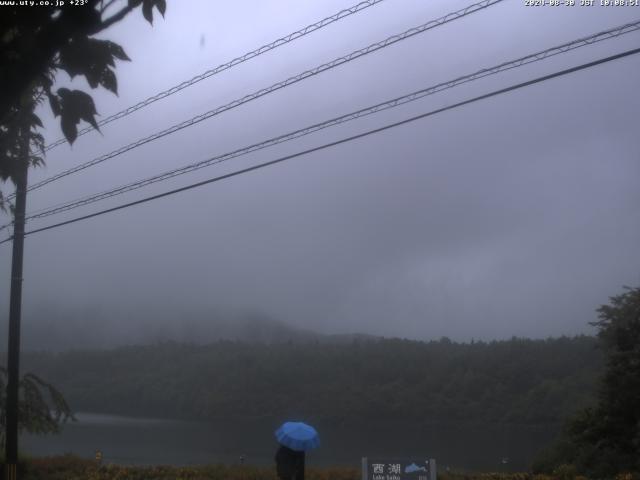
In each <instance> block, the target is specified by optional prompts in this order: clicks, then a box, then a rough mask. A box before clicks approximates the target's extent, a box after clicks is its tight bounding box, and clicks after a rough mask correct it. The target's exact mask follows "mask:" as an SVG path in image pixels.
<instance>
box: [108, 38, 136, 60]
mask: <svg viewBox="0 0 640 480" xmlns="http://www.w3.org/2000/svg"><path fill="white" fill-rule="evenodd" d="M107 44H108V46H109V51H110V52H111V55H113V56H114V57H116V58H117V59H119V60H125V61H127V62H130V61H131V59H130V58H129V56H128V55H127V54H126V53H125V51H124V49H123V48H122V47H121V46H120V45H118V44H117V43H114V42H107Z"/></svg>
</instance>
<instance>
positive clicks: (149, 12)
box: [142, 0, 154, 25]
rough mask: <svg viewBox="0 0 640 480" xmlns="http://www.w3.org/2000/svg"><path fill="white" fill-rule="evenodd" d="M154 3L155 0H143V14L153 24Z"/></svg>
mask: <svg viewBox="0 0 640 480" xmlns="http://www.w3.org/2000/svg"><path fill="white" fill-rule="evenodd" d="M153 5H154V0H143V2H142V15H143V16H144V18H145V19H146V20H147V22H149V23H150V24H151V25H153Z"/></svg>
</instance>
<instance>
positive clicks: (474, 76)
mask: <svg viewBox="0 0 640 480" xmlns="http://www.w3.org/2000/svg"><path fill="white" fill-rule="evenodd" d="M637 30H640V20H637V21H635V22H632V23H627V24H624V25H620V26H617V27H614V28H611V29H608V30H605V31H602V32H599V33H595V34H593V35H589V36H588V37H583V38H580V39H577V40H573V41H571V42H567V43H563V44H561V45H558V46H555V47H551V48H548V49H546V50H542V51H539V52H536V53H532V54H529V55H526V56H524V57H520V58H517V59H515V60H510V61H507V62H503V63H500V64H499V65H496V66H493V67H489V68H483V69H481V70H478V71H476V72H474V73H471V74H468V75H463V76H461V77H457V78H455V79H453V80H449V81H447V82H442V83H439V84H437V85H433V86H430V87H427V88H424V89H421V90H418V91H415V92H412V93H409V94H407V95H403V96H401V97H397V98H394V99H391V100H387V101H385V102H382V103H378V104H376V105H373V106H370V107H367V108H363V109H360V110H357V111H355V112H351V113H348V114H345V115H341V116H339V117H335V118H332V119H330V120H326V121H324V122H321V123H316V124H314V125H310V126H307V127H305V128H301V129H298V130H295V131H293V132H289V133H286V134H284V135H280V136H277V137H273V138H270V139H268V140H264V141H261V142H259V143H254V144H252V145H249V146H247V147H243V148H240V149H237V150H234V151H231V152H227V153H224V154H221V155H217V156H215V157H212V158H209V159H206V160H203V161H200V162H196V163H192V164H189V165H186V166H183V167H180V168H176V169H173V170H169V171H167V172H164V173H161V174H158V175H155V176H152V177H149V178H145V179H142V180H138V181H136V182H132V183H129V184H126V185H122V186H119V187H116V188H113V189H111V190H107V191H104V192H101V193H97V194H92V195H89V196H85V197H83V198H80V199H76V200H72V201H68V202H65V203H62V204H59V205H57V206H54V207H49V208H47V209H43V210H40V211H37V212H33V213H30V214H28V215H27V217H26V220H34V219H39V218H44V217H48V216H51V215H55V214H58V213H62V212H65V211H68V210H72V209H74V208H78V207H82V206H85V205H89V204H91V203H95V202H98V201H100V200H104V199H107V198H111V197H114V196H116V195H121V194H124V193H126V192H130V191H132V190H137V189H139V188H142V187H146V186H148V185H152V184H154V183H157V182H161V181H165V180H168V179H170V178H173V177H177V176H179V175H184V174H186V173H190V172H193V171H196V170H199V169H201V168H205V167H209V166H211V165H215V164H218V163H222V162H225V161H227V160H230V159H232V158H237V157H240V156H243V155H247V154H249V153H253V152H256V151H258V150H262V149H264V148H267V147H271V146H274V145H278V144H280V143H284V142H287V141H291V140H294V139H297V138H300V137H303V136H305V135H309V134H311V133H314V132H317V131H319V130H323V129H325V128H329V127H333V126H336V125H340V124H342V123H346V122H349V121H351V120H355V119H358V118H362V117H365V116H368V115H371V114H374V113H378V112H381V111H384V110H388V109H391V108H395V107H397V106H400V105H404V104H406V103H409V102H413V101H415V100H418V99H421V98H424V97H426V96H429V95H433V94H435V93H438V92H442V91H444V90H447V89H450V88H454V87H456V86H458V85H462V84H465V83H468V82H472V81H475V80H479V79H481V78H484V77H487V76H490V75H495V74H497V73H501V72H505V71H507V70H511V69H514V68H517V67H521V66H523V65H528V64H531V63H534V62H538V61H541V60H544V59H547V58H549V57H552V56H555V55H558V54H562V53H566V52H569V51H572V50H575V49H577V48H580V47H584V46H586V45H592V44H594V43H596V42H601V41H604V40H608V39H612V38H617V37H619V36H621V35H624V34H627V33H630V32H634V31H637ZM0 230H1V228H0Z"/></svg>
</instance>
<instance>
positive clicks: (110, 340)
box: [2, 306, 377, 352]
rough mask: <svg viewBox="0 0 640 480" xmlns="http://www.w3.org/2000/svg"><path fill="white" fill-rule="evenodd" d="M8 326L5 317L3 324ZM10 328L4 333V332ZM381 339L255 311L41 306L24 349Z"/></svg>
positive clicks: (25, 327)
mask: <svg viewBox="0 0 640 480" xmlns="http://www.w3.org/2000/svg"><path fill="white" fill-rule="evenodd" d="M2 322H3V324H5V325H6V322H7V319H6V317H5V318H3V319H2ZM2 328H6V327H4V326H3V327H2ZM367 338H377V337H374V336H371V335H366V334H358V333H356V334H340V335H330V334H323V333H318V332H314V331H312V330H308V329H303V328H299V327H295V326H292V325H289V324H287V323H285V322H282V321H280V320H277V319H274V318H272V317H271V316H269V315H267V314H264V313H261V312H256V311H231V310H223V309H217V310H210V311H207V312H195V311H189V310H188V309H187V308H185V309H176V310H175V311H174V312H169V311H168V310H157V309H153V308H149V309H148V310H145V311H132V310H120V311H118V310H117V309H116V310H111V309H109V311H108V312H107V310H106V309H102V308H99V307H85V308H76V309H68V308H63V307H56V306H41V307H39V308H37V309H34V310H32V311H29V312H27V313H26V314H25V318H24V321H23V323H22V335H21V341H22V348H23V350H27V351H54V352H55V351H65V350H77V349H108V348H114V347H119V346H125V345H149V344H158V343H163V342H167V341H173V342H182V343H194V344H199V345H203V344H208V343H211V342H215V341H219V340H233V341H241V342H248V343H262V344H267V345H269V344H277V343H288V342H293V343H309V342H321V343H325V342H326V343H342V342H350V341H352V340H354V339H367Z"/></svg>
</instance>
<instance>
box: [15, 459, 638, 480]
mask: <svg viewBox="0 0 640 480" xmlns="http://www.w3.org/2000/svg"><path fill="white" fill-rule="evenodd" d="M20 470H21V475H20V477H19V478H21V479H23V480H277V477H276V474H275V468H264V467H262V468H258V467H251V466H238V465H234V466H226V465H205V466H199V467H171V466H153V467H130V466H119V465H103V466H98V465H97V464H96V462H93V461H91V460H85V459H81V458H78V457H75V456H71V455H65V456H59V457H50V458H34V459H29V460H26V461H25V462H23V463H22V464H21V466H20ZM305 478H306V480H360V478H361V477H360V471H359V470H358V469H349V468H322V469H316V468H309V469H307V472H306V475H305ZM438 480H586V479H585V478H584V477H578V476H576V475H575V474H573V473H572V471H571V469H560V470H559V471H557V472H556V474H555V475H553V476H546V475H533V474H530V473H513V474H505V473H449V472H447V473H444V474H442V475H438ZM615 480H640V476H639V475H631V474H626V475H619V476H618V477H616V479H615Z"/></svg>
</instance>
